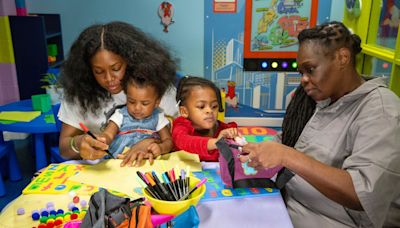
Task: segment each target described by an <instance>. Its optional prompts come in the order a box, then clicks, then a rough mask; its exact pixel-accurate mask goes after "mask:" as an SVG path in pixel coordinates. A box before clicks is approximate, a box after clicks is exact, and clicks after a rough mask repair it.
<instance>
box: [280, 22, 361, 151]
mask: <svg viewBox="0 0 400 228" xmlns="http://www.w3.org/2000/svg"><path fill="white" fill-rule="evenodd" d="M298 40H299V45H302V44H305V43H308V42H314V43H316V44H318V45H320V46H321V49H320V50H322V51H323V53H324V54H325V55H326V56H329V55H332V56H333V53H335V51H336V50H338V49H339V48H342V47H344V48H347V49H349V50H350V52H351V60H352V64H353V65H355V57H356V55H357V54H358V53H359V52H361V46H360V44H361V39H360V37H359V36H358V35H356V34H352V33H351V32H350V31H349V29H348V28H347V27H346V26H345V25H344V24H343V23H341V22H337V21H332V22H328V23H324V24H321V25H318V26H316V27H314V28H309V29H304V30H302V31H301V32H300V33H299V35H298ZM315 105H316V102H315V101H314V100H313V99H312V98H311V97H309V96H308V95H307V94H306V92H305V91H304V88H303V87H302V86H301V85H300V86H299V87H298V88H297V89H296V91H295V93H294V96H293V99H292V100H291V101H290V103H289V106H288V107H287V109H286V114H285V117H284V119H283V123H282V143H283V144H285V145H287V146H290V147H294V146H295V144H296V142H297V140H298V138H299V137H300V134H301V132H302V131H303V129H304V127H305V126H306V124H307V122H308V121H309V120H310V118H311V116H312V115H313V113H314V110H315Z"/></svg>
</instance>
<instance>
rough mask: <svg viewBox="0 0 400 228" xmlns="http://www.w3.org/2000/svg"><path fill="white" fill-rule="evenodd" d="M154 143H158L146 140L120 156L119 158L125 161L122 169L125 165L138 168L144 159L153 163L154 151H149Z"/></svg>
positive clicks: (153, 140) (122, 163) (150, 139)
mask: <svg viewBox="0 0 400 228" xmlns="http://www.w3.org/2000/svg"><path fill="white" fill-rule="evenodd" d="M154 142H156V139H152V138H149V139H144V140H142V141H140V142H138V143H136V144H135V145H134V146H132V147H131V148H130V149H129V151H128V152H127V153H125V154H119V155H118V156H117V158H119V159H123V161H122V162H121V167H123V166H125V165H128V166H136V167H138V166H139V165H140V164H141V162H142V161H143V159H149V160H150V162H151V163H152V162H153V160H154V155H153V153H152V151H151V150H149V146H150V145H151V144H152V143H154Z"/></svg>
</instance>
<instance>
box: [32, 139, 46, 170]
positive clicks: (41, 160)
mask: <svg viewBox="0 0 400 228" xmlns="http://www.w3.org/2000/svg"><path fill="white" fill-rule="evenodd" d="M34 137H35V138H34V139H35V142H34V143H35V153H36V171H37V170H40V169H41V168H44V167H46V166H47V157H46V149H45V146H44V134H43V133H36V134H34Z"/></svg>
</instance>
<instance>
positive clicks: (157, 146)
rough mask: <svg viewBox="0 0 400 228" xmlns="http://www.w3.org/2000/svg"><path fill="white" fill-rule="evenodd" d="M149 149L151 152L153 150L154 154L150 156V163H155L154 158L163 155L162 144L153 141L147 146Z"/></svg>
mask: <svg viewBox="0 0 400 228" xmlns="http://www.w3.org/2000/svg"><path fill="white" fill-rule="evenodd" d="M147 149H148V151H149V152H151V153H152V154H153V156H152V157H151V158H150V157H149V161H150V164H153V159H154V158H157V157H158V156H160V155H161V147H160V144H158V143H152V144H150V145H149V147H147Z"/></svg>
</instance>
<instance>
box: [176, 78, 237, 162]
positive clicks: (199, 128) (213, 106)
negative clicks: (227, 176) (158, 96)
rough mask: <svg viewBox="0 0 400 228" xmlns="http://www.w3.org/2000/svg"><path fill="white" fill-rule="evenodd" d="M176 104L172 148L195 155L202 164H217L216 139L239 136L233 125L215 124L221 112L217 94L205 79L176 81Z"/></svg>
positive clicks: (219, 99)
mask: <svg viewBox="0 0 400 228" xmlns="http://www.w3.org/2000/svg"><path fill="white" fill-rule="evenodd" d="M176 101H177V102H178V104H179V112H180V117H178V118H176V119H175V120H174V122H173V125H172V126H173V127H172V139H173V142H174V145H175V148H176V149H177V150H185V151H187V152H190V153H195V154H199V156H200V160H202V161H218V156H219V152H218V149H217V147H216V145H215V143H216V142H217V141H218V139H220V138H221V137H225V138H234V137H236V136H239V134H238V130H237V124H236V123H234V122H231V123H228V124H225V123H223V122H221V121H218V120H217V114H218V112H219V111H220V112H221V111H223V108H222V103H221V94H220V90H219V89H218V88H217V86H215V84H214V83H213V82H211V81H209V80H207V79H204V78H199V77H187V76H186V77H184V78H182V79H181V80H180V81H179V85H178V89H177V93H176Z"/></svg>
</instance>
